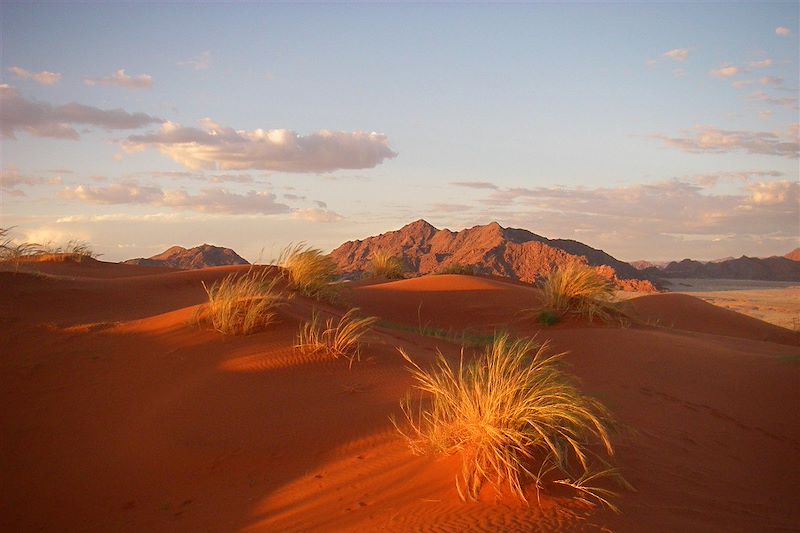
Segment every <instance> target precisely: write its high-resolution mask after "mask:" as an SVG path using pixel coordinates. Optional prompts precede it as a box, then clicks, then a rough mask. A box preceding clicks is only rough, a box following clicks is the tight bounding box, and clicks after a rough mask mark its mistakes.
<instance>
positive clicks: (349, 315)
mask: <svg viewBox="0 0 800 533" xmlns="http://www.w3.org/2000/svg"><path fill="white" fill-rule="evenodd" d="M357 313H358V308H353V309H350V310H349V311H348V312H346V313H345V314H344V315H342V317H341V318H340V319H339V321H338V322H337V321H335V320H334V319H333V318H329V319H328V320H326V321H325V324H324V325H323V324H322V322H321V321H320V319H319V315H318V314H317V313H316V311H315V312H314V313H313V314H312V315H311V321H309V322H306V323H305V324H303V325H302V326H300V332H299V334H298V338H297V345H296V347H297V348H298V349H300V350H301V351H303V352H306V353H310V352H317V351H325V352H327V353H328V354H330V355H332V356H333V357H336V358H338V357H344V358H346V359H348V360H349V361H350V364H351V365H352V364H353V361H354V360H356V359H360V356H361V338H362V337H363V336H364V334H365V333H367V331H369V328H370V327H372V326H373V325H374V324H375V323H376V322H377V321H378V319H377V317H374V316H370V317H358V316H357Z"/></svg>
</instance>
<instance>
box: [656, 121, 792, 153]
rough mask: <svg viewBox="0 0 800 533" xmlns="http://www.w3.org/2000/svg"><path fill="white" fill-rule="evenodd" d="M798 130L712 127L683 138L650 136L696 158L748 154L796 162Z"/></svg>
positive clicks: (688, 131) (689, 131)
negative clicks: (781, 157) (719, 154)
mask: <svg viewBox="0 0 800 533" xmlns="http://www.w3.org/2000/svg"><path fill="white" fill-rule="evenodd" d="M796 130H797V128H796V126H791V127H790V128H789V129H788V131H786V132H770V131H731V130H721V129H718V128H715V127H714V126H695V127H694V128H692V129H690V130H683V131H684V133H685V134H686V136H684V137H669V136H667V135H663V134H658V135H653V138H656V139H659V140H660V141H662V142H663V143H664V144H665V145H667V146H670V147H672V148H677V149H679V150H683V151H684V152H690V153H695V154H700V153H725V152H738V151H743V152H747V153H750V154H764V155H777V156H783V157H789V158H794V159H796V158H797V157H798V151H800V143H798V139H797V131H796Z"/></svg>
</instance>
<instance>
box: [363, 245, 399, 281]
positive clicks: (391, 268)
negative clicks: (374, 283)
mask: <svg viewBox="0 0 800 533" xmlns="http://www.w3.org/2000/svg"><path fill="white" fill-rule="evenodd" d="M404 271H405V268H404V267H403V259H402V258H400V257H395V256H393V255H391V254H389V252H385V251H383V250H378V251H377V252H374V253H373V254H372V257H370V259H369V263H367V269H366V274H367V276H369V277H370V278H383V279H403V277H404V275H403V273H404Z"/></svg>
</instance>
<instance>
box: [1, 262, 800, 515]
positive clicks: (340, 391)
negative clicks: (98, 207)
mask: <svg viewBox="0 0 800 533" xmlns="http://www.w3.org/2000/svg"><path fill="white" fill-rule="evenodd" d="M235 268H236V267H223V268H220V269H204V270H197V271H192V272H174V273H153V274H152V275H147V276H141V275H138V274H137V275H136V276H134V277H127V278H126V277H114V278H111V277H109V278H106V279H98V278H99V277H100V276H87V277H80V276H76V275H75V272H71V273H70V276H71V277H72V278H74V279H68V278H63V277H58V276H57V275H55V276H49V277H36V276H30V275H27V276H26V275H19V274H18V275H16V276H14V275H12V274H0V335H2V336H3V338H4V339H5V340H6V342H5V344H4V349H3V351H2V357H1V358H0V401H1V402H2V403H3V405H4V409H3V411H2V414H0V430H2V434H3V435H4V437H3V439H1V440H0V468H2V471H3V472H4V482H3V483H2V484H0V527H2V529H5V530H15V531H29V530H44V531H65V530H66V531H75V530H114V531H120V530H122V531H142V530H148V531H175V530H184V531H196V530H207V531H237V530H246V531H377V530H386V531H599V530H601V529H602V528H608V529H612V530H615V531H643V530H646V531H676V530H684V531H731V530H748V531H755V530H765V529H774V530H789V529H793V528H796V527H798V525H799V524H800V514H799V513H798V510H797V508H796V505H794V497H795V495H796V493H797V491H798V489H800V486H798V481H797V479H798V478H797V476H796V475H793V473H796V466H795V465H796V464H797V463H796V457H797V453H798V451H800V424H798V421H797V418H796V415H795V414H794V413H793V408H794V407H793V406H796V405H798V401H800V395H799V393H798V388H797V383H798V379H799V378H800V367H799V366H798V365H797V355H798V348H797V345H796V344H794V345H791V344H778V343H775V342H768V341H765V340H764V338H766V337H765V336H764V332H765V331H767V330H765V329H763V327H762V328H761V329H759V328H760V326H758V325H757V324H756V325H754V324H751V329H750V330H746V331H745V333H742V328H739V331H738V332H739V333H740V335H738V336H736V337H732V336H730V335H726V334H725V332H724V331H723V330H721V329H720V328H719V327H718V325H717V321H719V322H721V323H723V324H727V322H726V320H728V318H726V317H728V315H727V314H725V313H723V314H719V315H718V314H716V311H724V310H721V309H717V308H714V307H713V306H711V309H705V308H703V309H701V311H702V313H706V315H702V316H703V317H704V318H703V321H702V322H703V323H708V324H711V326H709V330H708V331H691V330H689V329H688V328H684V329H678V327H677V326H676V327H675V328H663V327H650V326H647V327H645V326H643V327H631V328H627V329H620V328H617V327H597V326H592V327H589V325H586V324H583V325H582V324H579V323H575V324H568V325H567V326H564V327H559V328H550V329H544V330H542V331H539V329H538V328H536V327H533V326H531V325H530V321H528V320H526V319H525V318H524V317H520V316H519V315H518V313H517V312H518V310H519V309H520V307H522V306H528V305H529V304H530V303H531V302H532V301H534V300H535V291H533V290H532V289H529V288H526V287H521V286H519V285H514V284H508V283H503V282H499V281H495V280H486V279H482V278H472V277H462V276H437V277H430V278H419V279H415V280H408V281H403V282H396V283H389V284H381V285H371V286H355V287H354V288H353V289H352V290H347V291H346V292H345V293H344V294H343V300H344V301H349V302H352V303H353V304H357V305H360V306H361V307H362V308H363V309H364V310H365V311H368V312H369V313H372V314H376V315H378V316H380V317H381V318H383V319H384V320H386V321H390V322H396V323H399V324H406V325H411V326H414V325H416V324H418V323H419V320H420V318H419V317H420V316H422V318H423V320H425V321H429V322H430V325H435V326H437V327H443V328H452V329H454V330H455V329H458V328H467V329H471V330H474V331H492V330H493V329H496V328H497V327H499V326H501V325H506V326H508V327H510V328H512V329H513V330H514V332H515V333H517V334H535V333H537V332H538V334H539V338H540V339H544V338H549V339H551V341H552V346H553V349H555V350H569V351H570V355H569V356H568V357H567V359H566V361H567V363H568V364H569V365H570V366H571V369H572V371H573V372H574V373H575V374H576V375H577V376H578V377H579V378H580V380H581V382H582V387H583V388H584V389H585V390H586V391H587V392H589V393H590V394H593V395H594V396H596V397H598V398H599V399H601V400H602V401H603V402H605V403H606V404H607V405H608V406H609V408H610V409H611V410H612V411H613V412H614V413H615V415H616V416H617V418H618V421H619V428H618V431H617V432H616V433H615V436H614V440H615V443H616V447H617V450H618V452H617V455H616V457H615V459H614V461H615V464H617V465H618V466H619V467H620V468H621V469H622V470H623V472H624V474H625V476H626V477H627V479H628V480H629V481H630V482H632V483H633V484H634V485H635V486H636V488H637V489H638V492H623V493H622V494H621V495H620V497H619V498H618V501H617V503H618V504H619V505H620V507H621V508H622V510H623V514H622V515H620V516H617V515H614V514H612V513H610V512H608V511H604V510H601V509H597V508H589V507H588V506H586V505H584V504H581V503H579V502H576V501H575V500H573V499H571V498H568V497H567V496H568V495H567V494H559V493H555V492H548V493H546V494H544V497H543V498H542V502H541V506H539V505H537V503H535V502H536V499H535V497H533V499H532V501H533V502H534V503H533V504H532V505H531V506H530V507H525V506H524V505H522V504H520V503H518V502H514V501H513V500H508V499H500V500H499V501H495V498H494V496H493V492H492V491H491V489H490V488H487V490H485V491H484V495H483V496H485V497H483V496H482V501H481V502H479V503H476V504H463V503H461V502H460V501H459V500H458V497H457V495H456V491H455V487H454V484H453V479H454V476H455V473H456V472H457V470H458V458H457V457H450V458H443V459H435V458H427V457H415V456H413V455H411V454H410V453H409V451H408V448H407V446H406V444H405V443H404V442H403V440H402V439H401V438H400V437H399V436H398V435H397V433H396V432H395V431H394V429H393V428H392V426H391V424H390V422H389V420H388V416H389V415H391V414H397V413H398V412H399V406H398V399H399V398H400V397H402V396H403V395H404V394H405V393H406V391H407V390H408V389H409V387H410V385H411V383H410V380H409V376H408V372H406V371H405V370H404V364H403V362H402V360H401V358H400V357H399V356H398V355H397V353H396V351H395V346H403V347H404V348H406V349H407V350H408V351H409V352H410V353H412V354H413V355H414V356H415V358H416V359H418V360H419V361H420V362H421V363H422V364H427V363H429V362H430V361H431V360H432V356H433V353H434V350H435V348H436V347H439V348H441V349H442V350H443V351H444V352H445V353H446V354H447V355H448V356H452V357H456V356H457V354H458V347H457V346H455V345H452V344H449V343H447V342H443V341H441V340H439V339H434V338H430V337H426V336H420V335H417V334H415V333H414V332H413V331H409V330H408V329H399V328H392V327H386V328H378V329H377V330H376V331H375V332H374V333H372V334H371V335H370V338H369V346H368V347H367V348H365V350H364V355H363V357H362V361H361V362H359V363H356V364H355V365H354V366H353V368H352V369H348V365H347V362H346V361H341V360H332V359H329V358H327V357H326V356H324V355H316V356H306V355H301V354H298V353H296V352H295V351H294V350H293V349H292V345H293V343H294V336H295V333H296V331H297V327H298V325H299V324H300V322H301V321H302V320H304V319H306V318H307V317H308V316H310V313H311V309H312V306H313V305H315V304H314V303H313V302H311V301H309V300H306V299H304V298H300V297H298V298H295V299H294V300H293V301H292V303H291V304H290V305H289V306H287V307H286V308H284V309H283V310H282V311H281V316H280V321H279V322H278V323H277V324H275V325H274V326H273V327H271V328H270V329H268V330H267V331H264V332H261V333H257V334H255V335H251V336H247V337H224V336H222V335H219V334H217V333H216V332H213V331H208V330H204V329H202V328H199V327H197V326H196V325H195V324H193V322H192V317H193V316H194V311H195V308H196V306H197V305H198V304H201V303H202V302H203V300H204V297H205V293H204V291H203V289H202V286H201V285H200V281H201V280H205V281H206V282H210V281H213V280H214V279H219V278H220V277H221V276H222V275H225V274H226V273H228V272H230V271H233V269H235ZM420 302H421V303H422V307H421V311H420ZM645 303H647V302H645ZM658 303H659V305H662V304H661V302H658ZM668 303H669V302H668ZM638 305H642V304H641V303H640V304H638ZM647 305H650V304H647ZM323 307H324V308H325V311H327V312H340V311H337V310H336V309H335V308H332V307H329V306H323ZM655 307H657V306H653V307H650V308H648V309H649V312H651V313H653V315H652V316H656V315H657V314H658V313H661V314H662V315H663V316H666V315H665V313H666V312H667V311H671V310H672V307H671V304H669V305H666V304H665V305H664V307H665V308H666V309H661V310H659V309H655ZM677 312H678V313H681V312H684V311H681V310H678V311H677ZM698 316H700V315H698ZM696 322H697V321H695V323H696ZM756 322H758V321H756ZM761 324H763V323H761ZM411 329H413V328H411ZM696 329H697V328H696ZM778 329H780V328H778ZM770 331H772V330H770ZM789 333H791V332H789ZM467 355H469V352H468V354H467Z"/></svg>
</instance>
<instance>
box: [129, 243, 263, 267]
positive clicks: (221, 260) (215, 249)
mask: <svg viewBox="0 0 800 533" xmlns="http://www.w3.org/2000/svg"><path fill="white" fill-rule="evenodd" d="M123 263H125V264H128V265H143V266H167V267H172V268H181V269H195V268H206V267H212V266H224V265H249V264H250V263H248V262H247V261H246V260H244V259H242V258H241V257H240V256H239V254H237V253H236V252H234V251H233V250H231V249H230V248H222V247H220V246H212V245H210V244H202V245H200V246H195V247H194V248H189V249H186V248H184V247H182V246H173V247H171V248H168V249H167V250H165V251H163V252H161V253H160V254H158V255H154V256H153V257H148V258H144V257H139V258H136V259H128V260H127V261H123Z"/></svg>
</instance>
